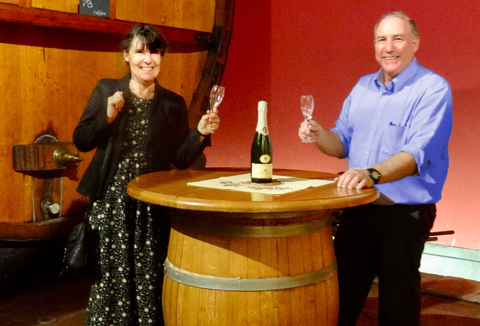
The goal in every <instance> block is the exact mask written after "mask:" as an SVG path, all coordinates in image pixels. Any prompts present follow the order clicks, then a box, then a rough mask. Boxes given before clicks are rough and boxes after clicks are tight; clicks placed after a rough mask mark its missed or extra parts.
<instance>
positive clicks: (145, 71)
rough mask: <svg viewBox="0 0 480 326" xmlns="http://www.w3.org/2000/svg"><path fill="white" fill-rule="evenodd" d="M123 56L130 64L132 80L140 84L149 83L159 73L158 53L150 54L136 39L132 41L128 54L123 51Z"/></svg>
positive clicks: (159, 61) (160, 59)
mask: <svg viewBox="0 0 480 326" xmlns="http://www.w3.org/2000/svg"><path fill="white" fill-rule="evenodd" d="M123 56H124V58H125V61H126V62H128V63H129V64H130V71H131V72H132V79H134V80H136V81H138V82H140V83H151V82H153V81H154V80H155V78H157V76H158V74H159V73H160V63H161V61H162V57H161V55H160V52H153V53H152V52H150V50H149V49H148V48H147V47H146V46H144V45H143V44H142V43H141V42H140V41H139V39H138V38H134V39H133V41H132V45H131V46H130V50H129V51H128V53H127V52H126V51H124V52H123Z"/></svg>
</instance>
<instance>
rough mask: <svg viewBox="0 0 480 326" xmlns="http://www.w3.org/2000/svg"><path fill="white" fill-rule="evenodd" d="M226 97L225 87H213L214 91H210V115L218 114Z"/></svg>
mask: <svg viewBox="0 0 480 326" xmlns="http://www.w3.org/2000/svg"><path fill="white" fill-rule="evenodd" d="M224 95H225V87H223V86H220V85H213V87H212V90H211V91H210V113H216V112H218V110H217V108H218V106H219V105H220V103H222V100H223V96H224ZM209 128H210V126H209ZM212 133H213V131H212Z"/></svg>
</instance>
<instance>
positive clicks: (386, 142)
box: [380, 123, 408, 157]
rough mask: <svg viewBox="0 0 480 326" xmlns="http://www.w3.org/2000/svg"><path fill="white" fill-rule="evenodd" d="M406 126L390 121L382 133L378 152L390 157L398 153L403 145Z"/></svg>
mask: <svg viewBox="0 0 480 326" xmlns="http://www.w3.org/2000/svg"><path fill="white" fill-rule="evenodd" d="M407 130H408V127H407V126H400V125H395V124H392V123H390V125H389V126H388V127H387V128H386V129H385V133H384V134H383V135H382V140H381V144H382V146H381V147H380V152H381V153H383V154H384V155H385V156H386V157H390V156H392V155H395V154H397V153H398V151H399V150H400V149H401V148H402V147H403V146H404V145H405V142H406V136H407Z"/></svg>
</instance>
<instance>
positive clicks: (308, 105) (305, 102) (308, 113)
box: [300, 95, 314, 143]
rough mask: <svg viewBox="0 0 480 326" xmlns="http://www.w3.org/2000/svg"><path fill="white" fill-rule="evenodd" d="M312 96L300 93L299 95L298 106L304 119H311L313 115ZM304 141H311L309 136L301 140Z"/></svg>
mask: <svg viewBox="0 0 480 326" xmlns="http://www.w3.org/2000/svg"><path fill="white" fill-rule="evenodd" d="M313 104H314V103H313V96H312V95H302V96H300V108H301V109H302V113H303V117H304V118H305V121H307V122H308V121H310V120H312V115H313ZM303 142H304V143H313V142H314V140H312V139H311V138H310V137H307V139H306V140H303Z"/></svg>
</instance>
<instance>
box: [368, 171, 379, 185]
mask: <svg viewBox="0 0 480 326" xmlns="http://www.w3.org/2000/svg"><path fill="white" fill-rule="evenodd" d="M368 172H369V173H368V175H369V177H370V179H372V180H373V183H374V184H377V183H378V182H379V181H380V172H378V171H377V170H375V169H368Z"/></svg>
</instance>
